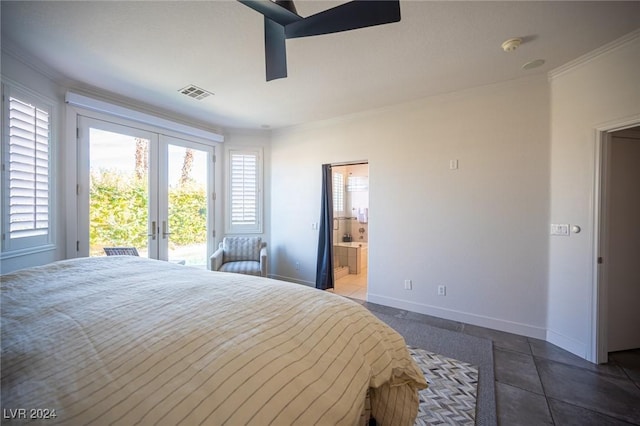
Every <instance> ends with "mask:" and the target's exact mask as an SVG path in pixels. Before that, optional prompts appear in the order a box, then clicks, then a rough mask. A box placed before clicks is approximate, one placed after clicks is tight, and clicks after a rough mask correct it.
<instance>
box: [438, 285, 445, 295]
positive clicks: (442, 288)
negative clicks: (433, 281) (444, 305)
mask: <svg viewBox="0 0 640 426" xmlns="http://www.w3.org/2000/svg"><path fill="white" fill-rule="evenodd" d="M446 295H447V286H446V285H439V286H438V296H446Z"/></svg>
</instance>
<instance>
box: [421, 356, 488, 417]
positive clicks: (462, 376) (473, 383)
mask: <svg viewBox="0 0 640 426" xmlns="http://www.w3.org/2000/svg"><path fill="white" fill-rule="evenodd" d="M409 353H411V356H412V357H413V359H415V360H416V362H417V363H418V366H420V369H422V372H423V373H424V377H425V378H426V379H427V382H428V383H429V387H428V388H427V389H424V390H422V391H420V407H419V408H418V417H417V418H416V422H415V424H416V425H442V424H446V425H475V418H476V397H477V394H478V393H477V387H478V369H477V367H475V366H473V365H471V364H467V363H465V362H461V361H458V360H456V359H453V358H447V357H445V356H443V355H438V354H434V353H432V352H429V351H425V350H424V349H418V348H413V347H410V346H409Z"/></svg>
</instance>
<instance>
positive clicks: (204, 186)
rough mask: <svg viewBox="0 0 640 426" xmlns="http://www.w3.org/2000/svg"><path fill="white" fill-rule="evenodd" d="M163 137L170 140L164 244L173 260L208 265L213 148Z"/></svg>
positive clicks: (168, 257)
mask: <svg viewBox="0 0 640 426" xmlns="http://www.w3.org/2000/svg"><path fill="white" fill-rule="evenodd" d="M163 139H165V140H167V141H170V143H167V144H166V146H167V149H166V154H167V174H166V178H167V185H166V188H167V189H166V190H167V193H166V197H167V217H166V220H163V221H162V224H161V225H162V226H161V230H160V232H161V237H162V241H161V243H162V245H164V244H165V242H166V245H167V246H166V250H167V259H168V260H169V261H170V262H176V263H181V264H186V265H189V266H197V267H202V268H206V266H207V262H208V253H209V247H208V246H209V244H210V238H209V235H210V234H211V232H210V231H209V229H210V225H209V223H210V214H211V213H210V209H211V203H210V197H209V195H208V194H211V192H212V191H211V190H210V186H209V185H210V182H211V181H212V179H211V178H210V176H211V175H210V173H211V170H210V167H209V166H210V165H211V164H212V160H211V156H212V155H213V154H212V148H211V147H207V146H204V145H199V144H195V143H190V142H187V141H180V140H178V139H174V138H164V137H163ZM161 192H162V191H161ZM162 251H163V250H162V249H161V252H162Z"/></svg>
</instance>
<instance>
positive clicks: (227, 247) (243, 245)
mask: <svg viewBox="0 0 640 426" xmlns="http://www.w3.org/2000/svg"><path fill="white" fill-rule="evenodd" d="M261 247H262V238H260V237H225V238H224V239H223V240H222V249H223V256H222V257H223V260H222V261H223V262H236V261H240V260H255V261H260V248H261Z"/></svg>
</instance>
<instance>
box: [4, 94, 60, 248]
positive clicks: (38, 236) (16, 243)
mask: <svg viewBox="0 0 640 426" xmlns="http://www.w3.org/2000/svg"><path fill="white" fill-rule="evenodd" d="M3 93H4V96H3V99H4V102H5V105H4V109H3V114H4V129H3V133H4V138H3V144H4V146H3V151H4V156H3V188H2V192H3V194H4V197H3V200H2V201H3V212H4V215H3V225H2V232H3V238H2V251H3V252H10V251H14V250H26V249H31V248H38V247H42V246H45V245H48V244H50V243H51V227H52V216H51V181H52V179H51V173H52V170H51V149H52V146H51V125H52V119H51V111H52V107H51V106H50V105H48V103H47V102H45V101H42V102H40V101H39V98H38V97H37V96H36V95H29V94H27V93H23V92H22V90H19V89H17V88H14V87H13V86H9V85H6V84H5V85H3Z"/></svg>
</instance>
